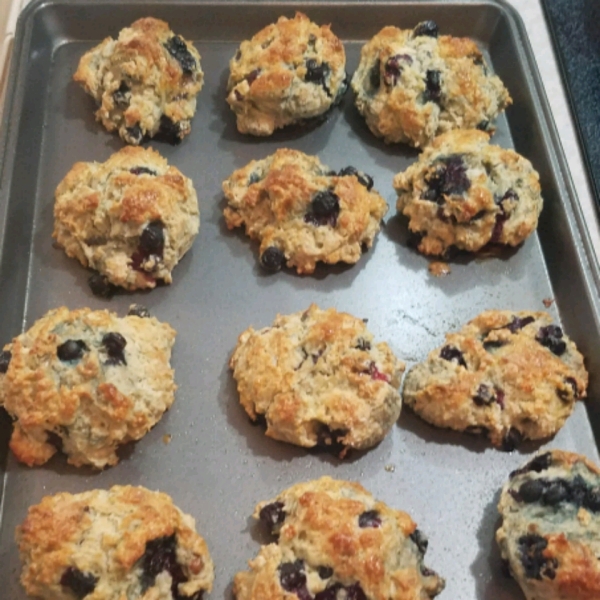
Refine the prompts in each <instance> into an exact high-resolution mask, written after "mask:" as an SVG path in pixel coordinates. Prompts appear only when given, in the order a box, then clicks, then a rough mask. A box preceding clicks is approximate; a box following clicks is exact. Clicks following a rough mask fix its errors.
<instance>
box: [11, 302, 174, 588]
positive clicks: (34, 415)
mask: <svg viewBox="0 0 600 600" xmlns="http://www.w3.org/2000/svg"><path fill="white" fill-rule="evenodd" d="M174 341H175V331H174V330H173V329H172V328H171V327H170V326H169V325H167V324H166V323H160V322H159V321H157V320H156V319H154V318H152V317H149V316H145V317H141V316H138V315H135V314H131V313H130V314H129V315H128V316H126V317H124V318H118V317H117V316H116V315H115V314H114V313H111V312H108V311H92V310H90V309H88V308H83V309H80V310H74V311H69V310H68V309H67V308H64V307H62V308H57V309H55V310H51V311H50V312H48V313H47V314H46V315H45V316H43V317H42V318H41V319H39V320H38V321H36V322H35V323H34V324H33V326H32V327H31V328H30V329H29V330H28V331H26V332H25V333H23V334H21V335H19V336H17V337H16V338H15V339H14V340H13V341H12V342H11V343H10V344H8V345H7V346H5V348H4V351H3V352H2V355H0V361H1V360H2V358H1V357H2V356H4V357H8V358H9V359H10V360H8V362H7V361H4V362H7V366H6V369H5V370H4V371H3V370H2V368H0V406H4V408H5V409H6V411H7V412H8V414H9V415H10V416H11V418H12V419H13V433H12V437H11V440H10V448H11V450H12V451H13V453H14V454H15V456H16V457H17V459H18V460H19V461H21V462H23V463H25V464H27V465H29V466H33V465H41V464H44V463H45V462H46V461H47V460H49V459H50V457H52V456H53V455H54V454H55V453H56V452H57V450H60V451H62V452H63V453H64V454H66V455H67V457H68V461H69V463H71V464H73V465H75V466H82V465H92V466H94V467H96V468H99V469H101V468H104V467H107V466H110V465H114V464H116V463H117V462H118V460H119V458H118V456H117V449H118V447H119V446H120V445H121V444H124V443H127V442H131V441H135V440H139V439H141V438H142V437H143V436H144V435H145V434H146V433H147V432H148V431H149V430H150V429H151V428H152V427H154V425H155V424H156V423H157V422H158V421H159V420H160V418H161V417H162V414H163V413H164V412H165V411H166V410H167V409H168V408H169V407H170V406H171V404H172V403H173V400H174V393H175V388H176V386H175V383H174V381H173V370H172V369H171V365H170V363H169V361H170V358H171V348H172V347H173V343H174ZM2 364H3V363H2V362H0V367H1V365H2ZM73 577H75V579H76V578H77V576H75V575H73Z"/></svg>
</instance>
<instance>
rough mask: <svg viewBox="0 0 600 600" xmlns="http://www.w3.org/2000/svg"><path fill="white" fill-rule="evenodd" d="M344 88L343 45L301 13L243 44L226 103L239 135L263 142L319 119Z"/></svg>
mask: <svg viewBox="0 0 600 600" xmlns="http://www.w3.org/2000/svg"><path fill="white" fill-rule="evenodd" d="M346 88H347V83H346V55H345V52H344V46H343V45H342V42H341V41H340V40H339V39H338V38H337V37H336V36H335V35H334V34H333V33H332V32H331V29H330V26H329V25H322V26H319V25H316V24H315V23H313V22H311V21H310V20H309V18H308V17H307V16H306V15H304V14H302V13H300V12H297V13H296V16H295V17H294V18H293V19H288V18H286V17H280V18H279V19H278V21H277V23H273V24H271V25H268V26H267V27H265V28H264V29H261V31H259V32H258V33H257V34H256V35H255V36H254V37H253V38H252V39H251V40H246V41H244V42H242V44H241V46H240V48H239V50H238V51H237V53H236V55H235V56H234V57H233V58H232V59H231V61H230V62H229V81H228V83H227V102H228V104H229V106H230V107H231V109H232V110H233V111H234V112H235V115H236V119H237V128H238V131H240V132H241V133H249V134H252V135H259V136H267V135H271V134H272V133H273V131H274V130H275V129H279V128H280V127H285V126H286V125H290V124H292V123H298V122H302V121H305V120H306V119H310V118H312V117H316V116H318V115H322V114H323V113H325V112H327V110H329V108H331V106H333V105H334V104H336V103H337V102H338V101H339V100H340V99H341V97H342V95H343V94H344V92H345V91H346Z"/></svg>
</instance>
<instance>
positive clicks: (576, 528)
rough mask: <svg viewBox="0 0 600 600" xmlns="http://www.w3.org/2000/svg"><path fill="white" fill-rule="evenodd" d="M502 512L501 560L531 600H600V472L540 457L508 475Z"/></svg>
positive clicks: (553, 456) (560, 456)
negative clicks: (599, 558) (505, 562)
mask: <svg viewBox="0 0 600 600" xmlns="http://www.w3.org/2000/svg"><path fill="white" fill-rule="evenodd" d="M498 510H499V511H500V514H501V515H502V526H501V527H500V529H498V531H497V532H496V540H497V542H498V544H499V545H500V550H501V552H502V558H503V559H504V560H506V561H507V562H508V567H509V569H510V573H511V574H512V575H513V577H514V578H515V579H516V580H517V582H518V583H519V585H520V586H521V589H522V590H523V593H524V594H525V597H526V598H527V600H597V599H598V598H600V563H599V562H598V557H599V556H600V469H598V467H597V466H596V465H595V464H593V463H592V462H591V461H589V460H588V459H587V458H585V457H584V456H581V455H579V454H574V453H572V452H563V451H562V450H551V451H550V452H541V453H539V454H537V455H536V456H535V458H533V459H532V460H531V461H530V462H529V463H527V464H526V465H525V466H524V467H523V468H521V469H517V470H516V471H514V472H513V473H511V474H510V479H509V481H508V482H507V483H506V485H505V486H504V489H503V490H502V496H501V498H500V503H499V504H498Z"/></svg>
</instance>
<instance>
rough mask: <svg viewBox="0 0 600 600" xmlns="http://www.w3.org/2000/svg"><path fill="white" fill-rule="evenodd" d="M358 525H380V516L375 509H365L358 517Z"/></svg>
mask: <svg viewBox="0 0 600 600" xmlns="http://www.w3.org/2000/svg"><path fill="white" fill-rule="evenodd" d="M358 526H359V527H363V528H364V527H381V517H380V516H379V513H378V512H377V511H376V510H366V511H365V512H364V513H361V514H360V515H359V517H358Z"/></svg>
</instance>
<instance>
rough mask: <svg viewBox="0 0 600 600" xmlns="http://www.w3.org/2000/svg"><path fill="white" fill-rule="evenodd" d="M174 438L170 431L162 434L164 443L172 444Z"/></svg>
mask: <svg viewBox="0 0 600 600" xmlns="http://www.w3.org/2000/svg"><path fill="white" fill-rule="evenodd" d="M172 439H173V436H172V435H171V434H170V433H165V435H163V436H162V441H163V444H170V443H171V440H172Z"/></svg>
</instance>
